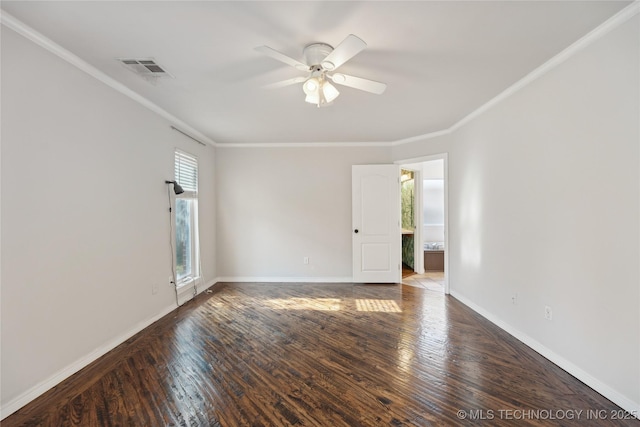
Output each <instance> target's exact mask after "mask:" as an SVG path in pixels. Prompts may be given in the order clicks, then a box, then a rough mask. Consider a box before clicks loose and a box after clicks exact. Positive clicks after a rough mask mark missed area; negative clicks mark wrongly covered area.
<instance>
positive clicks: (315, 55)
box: [303, 43, 333, 68]
mask: <svg viewBox="0 0 640 427" xmlns="http://www.w3.org/2000/svg"><path fill="white" fill-rule="evenodd" d="M332 51H333V47H332V46H331V45H328V44H326V43H312V44H310V45H308V46H307V47H305V48H304V51H303V54H304V60H305V62H306V63H307V64H308V65H309V66H310V67H313V66H314V65H320V64H321V63H322V60H323V59H324V58H326V57H327V55H329V54H330V53H331V52H332ZM314 68H315V67H314Z"/></svg>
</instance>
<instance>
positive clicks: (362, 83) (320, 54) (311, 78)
mask: <svg viewBox="0 0 640 427" xmlns="http://www.w3.org/2000/svg"><path fill="white" fill-rule="evenodd" d="M365 47H367V44H366V43H365V42H364V41H363V40H362V39H360V38H359V37H357V36H354V35H353V34H349V35H348V36H347V37H346V38H345V39H344V40H343V41H342V42H341V43H340V44H339V45H338V46H337V47H336V48H335V49H334V48H333V47H332V46H330V45H328V44H326V43H312V44H310V45H308V46H306V47H305V48H304V50H303V56H304V62H301V61H298V60H296V59H293V58H291V57H289V56H287V55H285V54H283V53H281V52H278V51H277V50H274V49H272V48H270V47H268V46H260V47H257V48H255V50H257V51H258V52H260V53H263V54H265V55H267V56H270V57H271V58H273V59H276V60H278V61H281V62H284V63H285V64H288V65H291V66H293V67H295V68H296V69H298V70H300V71H306V72H307V75H306V76H300V77H294V78H292V79H288V80H283V81H281V82H277V83H272V84H270V85H267V86H266V87H267V88H280V87H285V86H290V85H293V84H297V83H303V85H302V90H304V93H305V95H306V98H305V101H306V102H309V103H311V104H315V105H317V106H318V107H321V106H325V105H330V104H331V103H332V102H333V100H334V99H336V98H337V97H338V95H340V92H338V89H336V88H335V86H333V85H332V84H331V83H330V82H329V80H331V81H332V82H333V83H336V84H338V85H342V86H348V87H352V88H354V89H360V90H364V91H365V92H370V93H375V94H377V95H380V94H382V93H383V92H384V91H385V89H386V88H387V85H386V84H384V83H380V82H376V81H373V80H368V79H363V78H361V77H354V76H349V75H347V74H342V73H336V72H335V71H336V70H337V69H338V67H340V66H341V65H342V64H344V63H345V62H347V61H348V60H349V59H351V58H353V57H354V56H356V55H357V54H358V53H360V52H361V51H362V50H364V48H365Z"/></svg>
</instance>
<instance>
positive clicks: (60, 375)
mask: <svg viewBox="0 0 640 427" xmlns="http://www.w3.org/2000/svg"><path fill="white" fill-rule="evenodd" d="M203 289H204V288H203ZM175 309H176V306H175V303H174V304H172V305H171V306H169V307H165V308H164V309H162V310H161V311H160V312H159V313H158V314H157V315H155V316H153V317H151V318H149V319H146V320H143V321H141V322H139V323H137V324H136V325H135V326H134V327H133V328H131V329H129V330H128V331H127V332H125V333H123V334H121V335H119V336H118V337H116V338H114V339H112V340H111V341H109V342H107V343H105V344H103V345H101V346H100V347H98V348H97V349H95V350H94V351H92V352H91V353H89V354H87V355H86V356H84V357H81V358H80V359H78V360H76V361H75V362H73V363H72V364H70V365H69V366H67V367H65V368H63V369H62V370H60V371H58V372H56V373H55V374H53V375H52V376H51V377H49V378H47V379H46V380H44V381H42V382H40V383H38V384H36V385H35V386H34V387H31V388H30V389H29V390H27V391H25V392H24V393H22V394H20V395H19V396H17V397H15V398H14V399H12V400H10V401H9V402H7V403H6V404H5V405H2V407H0V420H3V419H5V418H6V417H8V416H9V415H11V414H13V413H14V412H16V411H17V410H18V409H20V408H22V407H23V406H25V405H26V404H27V403H29V402H31V401H32V400H34V399H36V398H37V397H39V396H40V395H42V394H43V393H45V392H46V391H48V390H50V389H52V388H53V387H55V386H57V385H58V384H60V383H61V382H62V381H64V380H65V379H67V378H69V377H70V376H71V375H73V374H75V373H76V372H78V371H80V370H81V369H82V368H84V367H86V366H87V365H89V364H90V363H92V362H94V361H95V360H97V359H98V358H100V357H102V356H104V355H105V354H107V353H108V352H109V351H111V350H113V349H114V348H116V347H117V346H119V345H120V344H122V343H123V342H125V341H126V340H128V339H129V338H131V337H132V336H134V335H135V334H137V333H138V332H140V331H142V330H143V329H145V328H146V327H148V326H149V325H151V324H152V323H154V322H156V321H157V320H159V319H161V318H162V317H164V316H166V315H167V314H169V313H171V312H172V311H173V310H175Z"/></svg>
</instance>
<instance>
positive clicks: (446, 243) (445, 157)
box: [393, 153, 450, 294]
mask: <svg viewBox="0 0 640 427" xmlns="http://www.w3.org/2000/svg"><path fill="white" fill-rule="evenodd" d="M432 160H442V161H443V169H444V170H443V184H444V293H445V294H449V293H450V288H449V160H448V153H439V154H432V155H428V156H420V157H412V158H408V159H401V160H396V161H394V162H393V163H395V164H397V165H400V167H402V165H408V164H412V163H423V162H429V161H432ZM420 175H421V179H422V174H420ZM416 187H417V185H416ZM420 187H422V185H420ZM420 198H421V199H422V197H420ZM416 199H417V198H416ZM418 212H419V214H420V219H421V220H422V218H423V215H424V203H421V204H420V205H418V206H417V209H416V213H418ZM421 222H422V221H421ZM416 226H417V225H416ZM419 235H420V240H422V223H420V233H419ZM414 245H415V246H414V251H416V252H417V251H418V249H417V245H420V248H422V241H420V242H418V241H417V239H416V242H415V243H414ZM422 250H424V249H422ZM422 267H423V270H424V264H423V265H422Z"/></svg>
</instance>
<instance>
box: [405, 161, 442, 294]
mask: <svg viewBox="0 0 640 427" xmlns="http://www.w3.org/2000/svg"><path fill="white" fill-rule="evenodd" d="M395 163H396V164H398V165H400V167H401V168H402V170H403V173H404V171H407V172H408V171H411V175H412V178H413V182H412V184H413V185H412V187H413V189H414V193H413V202H414V204H413V210H414V212H413V218H414V223H413V224H414V229H413V234H412V236H411V237H412V238H411V240H412V241H413V266H412V267H413V271H414V272H415V273H416V274H418V275H423V276H426V277H431V276H433V277H435V278H436V279H440V280H438V282H441V283H442V285H443V288H444V292H445V293H446V294H448V293H449V245H448V234H449V232H448V231H449V230H448V228H449V227H448V210H449V209H448V197H447V189H448V182H447V167H448V165H447V154H446V153H443V154H437V155H433V156H424V157H419V158H412V159H406V160H399V161H396V162H395ZM401 181H402V179H401ZM402 188H403V187H402V184H401V191H402ZM405 203H406V202H405ZM401 208H402V207H401ZM402 210H403V212H404V211H407V209H406V207H404V208H402ZM402 228H403V243H404V244H403V248H402V250H403V259H404V256H405V254H406V253H407V248H405V247H404V246H405V244H406V243H407V240H409V238H407V237H405V236H404V233H405V227H404V225H403V227H402ZM406 231H407V232H409V231H410V230H406Z"/></svg>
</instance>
